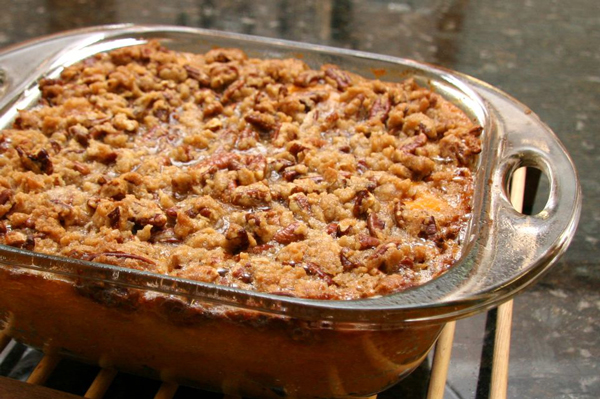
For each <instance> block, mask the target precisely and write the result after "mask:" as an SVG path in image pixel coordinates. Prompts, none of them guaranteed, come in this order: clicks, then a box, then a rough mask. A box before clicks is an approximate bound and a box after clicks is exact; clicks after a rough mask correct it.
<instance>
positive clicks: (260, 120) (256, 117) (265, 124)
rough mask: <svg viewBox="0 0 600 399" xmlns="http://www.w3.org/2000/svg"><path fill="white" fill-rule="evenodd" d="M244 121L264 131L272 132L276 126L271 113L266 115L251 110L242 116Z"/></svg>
mask: <svg viewBox="0 0 600 399" xmlns="http://www.w3.org/2000/svg"><path fill="white" fill-rule="evenodd" d="M244 119H245V120H246V122H248V123H250V124H251V125H252V126H255V127H257V128H259V129H260V130H262V131H264V132H272V131H274V130H275V129H276V128H277V123H276V122H275V118H273V116H271V115H267V114H264V113H261V112H252V113H249V114H248V115H246V116H245V117H244Z"/></svg>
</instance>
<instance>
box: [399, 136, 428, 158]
mask: <svg viewBox="0 0 600 399" xmlns="http://www.w3.org/2000/svg"><path fill="white" fill-rule="evenodd" d="M426 143H427V135H425V134H424V133H419V134H418V135H416V136H413V137H412V138H411V140H410V143H408V144H405V145H403V146H402V147H400V149H401V150H402V151H404V152H408V153H411V154H414V153H415V150H416V149H417V148H419V147H423V146H424V145H425V144H426Z"/></svg>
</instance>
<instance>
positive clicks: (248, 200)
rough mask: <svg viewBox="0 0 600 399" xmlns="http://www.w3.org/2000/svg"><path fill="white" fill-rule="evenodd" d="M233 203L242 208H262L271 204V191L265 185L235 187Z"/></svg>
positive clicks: (254, 184) (255, 184)
mask: <svg viewBox="0 0 600 399" xmlns="http://www.w3.org/2000/svg"><path fill="white" fill-rule="evenodd" d="M232 189H233V196H232V202H233V203H234V204H236V205H240V206H248V207H260V206H266V205H268V204H269V202H271V200H272V197H271V191H270V190H269V188H268V187H267V186H266V185H265V184H264V183H262V182H261V183H253V184H250V185H249V186H240V187H233V188H232Z"/></svg>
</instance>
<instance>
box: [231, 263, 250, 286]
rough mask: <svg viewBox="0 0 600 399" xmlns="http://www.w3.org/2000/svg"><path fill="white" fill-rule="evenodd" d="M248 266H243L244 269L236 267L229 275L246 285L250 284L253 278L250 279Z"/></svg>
mask: <svg viewBox="0 0 600 399" xmlns="http://www.w3.org/2000/svg"><path fill="white" fill-rule="evenodd" d="M249 269H250V265H245V266H244V267H238V268H237V269H235V270H234V271H233V273H231V275H232V276H233V277H235V278H237V279H240V280H242V282H244V283H246V284H250V283H252V281H253V280H254V278H253V277H252V273H251V272H250V270H249Z"/></svg>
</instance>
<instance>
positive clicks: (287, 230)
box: [273, 222, 304, 244]
mask: <svg viewBox="0 0 600 399" xmlns="http://www.w3.org/2000/svg"><path fill="white" fill-rule="evenodd" d="M298 227H300V223H298V222H293V223H291V224H289V225H288V226H286V227H284V228H283V229H281V230H279V231H277V233H275V236H273V239H274V240H275V241H277V242H278V243H280V244H289V243H291V242H294V241H300V240H303V239H304V234H297V233H296V229H298Z"/></svg>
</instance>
